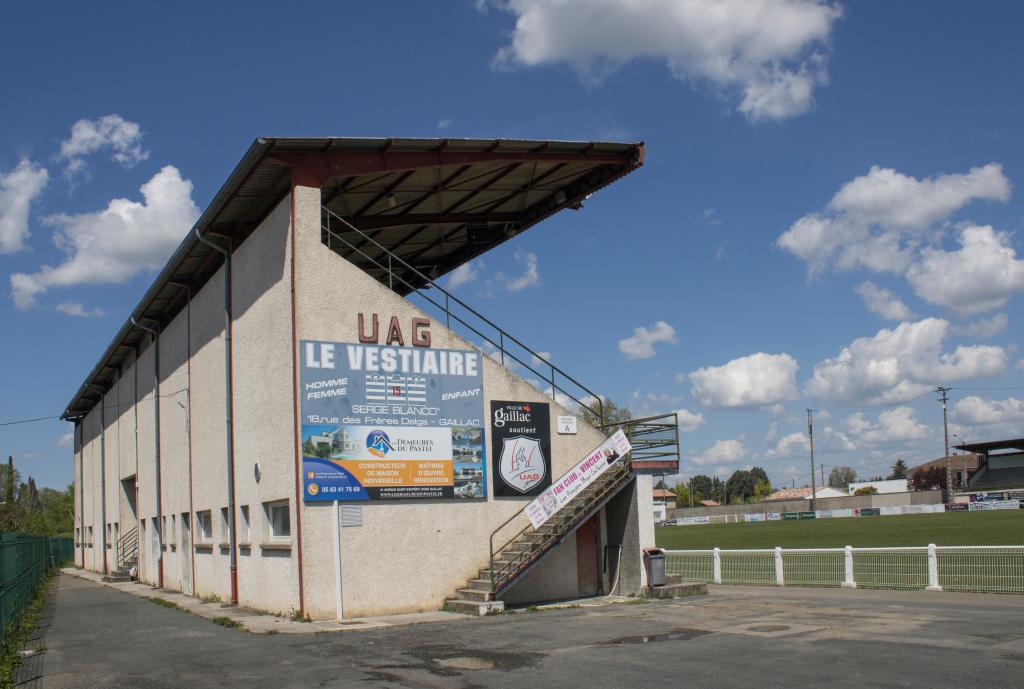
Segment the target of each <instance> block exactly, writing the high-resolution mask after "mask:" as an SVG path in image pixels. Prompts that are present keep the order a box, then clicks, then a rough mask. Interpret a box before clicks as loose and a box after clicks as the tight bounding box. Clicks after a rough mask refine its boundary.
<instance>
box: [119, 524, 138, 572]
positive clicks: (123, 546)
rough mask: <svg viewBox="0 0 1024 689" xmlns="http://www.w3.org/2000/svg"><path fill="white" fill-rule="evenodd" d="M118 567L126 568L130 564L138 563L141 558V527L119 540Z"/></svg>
mask: <svg viewBox="0 0 1024 689" xmlns="http://www.w3.org/2000/svg"><path fill="white" fill-rule="evenodd" d="M116 557H117V566H118V568H121V567H124V566H125V565H127V564H129V563H133V562H136V561H137V560H138V557H139V527H138V526H136V527H135V528H134V529H132V530H131V531H129V532H128V533H126V534H124V535H123V536H121V537H120V538H119V539H117V549H116Z"/></svg>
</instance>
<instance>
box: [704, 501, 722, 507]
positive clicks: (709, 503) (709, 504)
mask: <svg viewBox="0 0 1024 689" xmlns="http://www.w3.org/2000/svg"><path fill="white" fill-rule="evenodd" d="M721 505H722V503H720V502H715V501H714V500H701V501H700V506H701V507H721Z"/></svg>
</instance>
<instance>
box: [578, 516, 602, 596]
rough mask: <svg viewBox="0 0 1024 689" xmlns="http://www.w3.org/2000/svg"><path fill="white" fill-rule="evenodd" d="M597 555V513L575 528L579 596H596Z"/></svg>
mask: <svg viewBox="0 0 1024 689" xmlns="http://www.w3.org/2000/svg"><path fill="white" fill-rule="evenodd" d="M597 565H598V557H597V515H596V514H595V515H594V516H592V517H591V518H590V519H588V520H587V521H585V522H584V523H583V525H582V526H580V528H579V529H577V530H576V573H577V577H578V581H579V588H580V595H581V596H596V595H597V594H598V591H599V590H600V586H601V582H600V575H599V571H598V566H597Z"/></svg>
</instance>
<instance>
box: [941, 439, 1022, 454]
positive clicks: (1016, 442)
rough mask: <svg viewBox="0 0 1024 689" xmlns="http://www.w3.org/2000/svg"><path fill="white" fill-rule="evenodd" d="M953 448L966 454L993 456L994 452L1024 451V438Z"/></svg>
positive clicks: (965, 444)
mask: <svg viewBox="0 0 1024 689" xmlns="http://www.w3.org/2000/svg"><path fill="white" fill-rule="evenodd" d="M953 447H955V448H956V449H958V450H963V451H964V452H977V453H978V454H982V455H987V454H991V453H992V451H993V450H1017V451H1024V438H1012V439H1009V440H992V441H989V442H985V443H964V444H963V445H954V446H953Z"/></svg>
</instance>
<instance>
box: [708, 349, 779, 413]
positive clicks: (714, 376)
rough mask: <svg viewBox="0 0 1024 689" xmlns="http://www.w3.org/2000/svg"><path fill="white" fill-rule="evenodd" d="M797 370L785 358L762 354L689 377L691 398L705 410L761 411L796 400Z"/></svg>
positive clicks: (746, 357) (741, 358)
mask: <svg viewBox="0 0 1024 689" xmlns="http://www.w3.org/2000/svg"><path fill="white" fill-rule="evenodd" d="M798 368H799V366H798V365H797V363H796V359H794V358H793V357H791V356H790V355H789V354H785V353H783V354H765V353H764V352H758V353H757V354H751V355H750V356H745V357H740V358H739V359H733V360H732V361H730V362H729V363H727V364H725V365H723V366H708V367H705V368H700V369H697V370H696V371H694V372H692V373H690V374H689V379H690V381H691V382H692V383H693V397H694V399H696V400H697V401H698V402H700V403H701V404H703V405H705V406H708V407H732V408H736V407H762V406H767V405H772V404H777V403H779V402H785V401H787V400H792V399H795V398H796V397H797V389H796V371H797V369H798Z"/></svg>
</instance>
